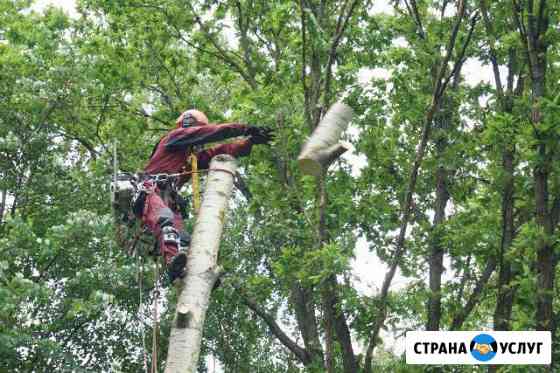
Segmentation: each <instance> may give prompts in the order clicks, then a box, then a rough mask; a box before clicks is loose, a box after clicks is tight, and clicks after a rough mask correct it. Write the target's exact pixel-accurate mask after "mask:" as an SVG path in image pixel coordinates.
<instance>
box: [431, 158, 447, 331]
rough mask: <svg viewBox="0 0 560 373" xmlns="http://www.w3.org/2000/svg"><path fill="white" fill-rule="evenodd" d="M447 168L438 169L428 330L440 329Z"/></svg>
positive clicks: (432, 239) (432, 238)
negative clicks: (441, 229) (442, 236)
mask: <svg viewBox="0 0 560 373" xmlns="http://www.w3.org/2000/svg"><path fill="white" fill-rule="evenodd" d="M446 183H447V170H446V169H445V168H444V167H443V166H440V167H439V168H438V170H437V171H436V203H435V215H434V223H433V225H432V237H431V245H430V246H431V247H430V251H431V253H430V261H429V263H430V299H429V301H428V323H427V325H426V330H439V323H440V320H441V276H442V275H443V254H444V249H443V245H442V244H441V233H440V232H439V231H438V230H439V228H440V226H441V224H442V223H443V222H444V220H445V207H446V206H447V201H448V200H449V193H448V192H447V187H446Z"/></svg>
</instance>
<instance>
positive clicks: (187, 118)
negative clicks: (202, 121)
mask: <svg viewBox="0 0 560 373" xmlns="http://www.w3.org/2000/svg"><path fill="white" fill-rule="evenodd" d="M195 124H196V118H195V117H194V115H192V114H191V113H189V112H186V113H185V114H183V122H182V123H181V126H182V127H183V128H186V127H191V126H194V125H195Z"/></svg>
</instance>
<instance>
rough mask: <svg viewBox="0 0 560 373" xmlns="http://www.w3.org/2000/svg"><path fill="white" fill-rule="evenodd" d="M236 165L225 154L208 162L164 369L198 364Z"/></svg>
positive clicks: (187, 369) (186, 372)
mask: <svg viewBox="0 0 560 373" xmlns="http://www.w3.org/2000/svg"><path fill="white" fill-rule="evenodd" d="M236 167H237V166H236V161H235V160H234V159H233V158H232V157H231V156H228V155H218V156H216V157H214V159H213V160H212V162H211V163H210V172H209V175H208V181H207V186H206V191H205V192H204V197H203V200H202V204H201V206H200V211H199V215H198V219H197V221H196V224H195V227H194V231H193V236H192V242H191V247H190V250H189V253H188V260H187V274H186V276H185V277H184V278H183V279H182V281H181V284H180V289H179V298H178V301H177V311H176V314H175V319H174V322H173V327H172V329H171V336H170V338H169V350H168V355H167V363H166V368H165V372H166V373H179V372H181V373H194V372H196V370H197V368H198V358H199V354H200V343H201V340H202V330H203V327H204V320H205V317H206V310H207V309H208V304H209V302H210V293H211V291H212V287H213V286H214V283H215V281H216V279H217V278H218V276H219V273H220V269H219V267H218V265H217V259H218V251H219V247H220V239H221V235H222V230H223V226H224V219H225V213H226V208H227V203H228V200H229V198H230V195H231V192H232V189H233V175H234V173H235V170H236Z"/></svg>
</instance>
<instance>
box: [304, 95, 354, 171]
mask: <svg viewBox="0 0 560 373" xmlns="http://www.w3.org/2000/svg"><path fill="white" fill-rule="evenodd" d="M351 119H352V109H351V108H350V107H349V106H347V105H345V104H342V103H340V102H337V103H336V104H334V105H333V106H332V107H331V108H330V109H329V111H328V112H327V114H326V115H325V117H324V118H323V119H322V120H321V122H320V123H319V125H318V126H317V127H316V128H315V130H314V131H313V133H312V134H311V136H310V137H309V140H307V143H306V144H305V145H304V146H303V149H302V150H301V153H300V155H299V157H298V162H299V166H300V168H301V171H302V172H303V173H304V174H307V175H314V176H321V174H322V173H323V171H324V170H326V169H327V168H328V167H329V165H330V164H331V163H332V162H333V161H334V160H336V159H337V158H338V157H340V155H341V154H343V153H344V152H346V151H347V150H348V149H349V148H350V145H349V144H343V143H339V142H338V141H339V139H340V135H341V134H342V132H343V131H344V130H345V129H346V127H348V123H350V120H351Z"/></svg>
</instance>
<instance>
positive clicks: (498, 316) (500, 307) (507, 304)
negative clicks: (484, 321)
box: [494, 149, 514, 330]
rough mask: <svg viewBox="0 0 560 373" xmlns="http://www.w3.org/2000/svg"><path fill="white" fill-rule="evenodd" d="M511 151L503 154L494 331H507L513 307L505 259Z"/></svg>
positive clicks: (511, 227) (510, 220)
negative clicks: (502, 192)
mask: <svg viewBox="0 0 560 373" xmlns="http://www.w3.org/2000/svg"><path fill="white" fill-rule="evenodd" d="M513 157H514V156H513V151H511V150H510V149H506V150H505V151H504V153H503V170H504V173H505V182H504V195H503V198H502V244H501V249H500V258H499V261H500V275H499V278H498V299H497V300H496V310H495V312H494V329H495V330H509V319H510V317H511V310H512V306H513V289H512V287H511V284H510V282H511V279H512V273H511V263H510V261H509V260H508V259H507V258H506V254H507V252H508V251H509V248H510V247H511V245H512V243H513V238H514V225H513V209H514V205H513V193H514V190H513V187H514V184H513V183H514V179H513V168H514V166H513Z"/></svg>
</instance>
